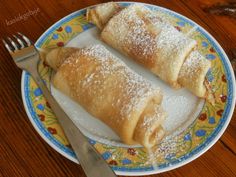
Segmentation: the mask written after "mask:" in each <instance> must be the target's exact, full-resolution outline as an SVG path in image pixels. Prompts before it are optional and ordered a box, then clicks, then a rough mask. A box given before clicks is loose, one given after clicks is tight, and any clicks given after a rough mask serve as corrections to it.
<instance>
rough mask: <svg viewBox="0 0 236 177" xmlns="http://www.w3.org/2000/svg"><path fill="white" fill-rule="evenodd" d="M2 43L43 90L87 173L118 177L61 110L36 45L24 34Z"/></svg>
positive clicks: (94, 176)
mask: <svg viewBox="0 0 236 177" xmlns="http://www.w3.org/2000/svg"><path fill="white" fill-rule="evenodd" d="M2 41H3V43H4V45H5V47H6V49H7V50H8V52H9V53H10V55H11V57H12V58H13V60H14V62H15V63H16V65H17V66H18V67H19V68H21V69H23V70H26V71H28V72H29V73H30V74H31V76H32V77H33V79H34V80H35V82H36V83H37V84H38V86H39V88H40V89H41V90H42V92H43V94H44V96H45V98H46V99H47V101H48V102H49V104H50V106H51V108H52V110H53V112H54V113H55V115H56V117H57V119H58V121H59V123H60V125H61V126H62V128H63V130H64V132H65V134H66V136H67V138H68V140H69V142H70V144H71V146H72V148H73V150H74V152H75V154H76V156H77V157H79V162H80V164H81V166H82V168H83V170H84V172H85V174H86V175H87V176H88V177H101V176H104V177H114V176H116V175H115V174H114V172H113V171H112V169H111V168H110V167H109V165H108V164H107V163H106V161H105V160H104V159H103V158H102V157H101V155H100V154H99V153H98V152H97V151H96V149H95V148H94V147H93V146H92V145H91V144H90V143H89V142H88V139H87V138H86V137H85V136H84V135H83V134H82V133H81V131H80V130H79V128H78V127H76V126H75V124H74V123H73V122H72V120H71V119H70V118H69V117H68V116H67V115H66V113H65V112H64V111H63V110H62V109H61V107H60V106H59V104H58V103H57V102H56V100H55V99H54V98H53V96H52V95H51V93H50V92H49V90H48V88H47V87H46V86H45V84H44V82H43V80H42V79H41V77H40V75H39V73H38V62H39V58H40V57H39V53H38V51H37V50H36V48H35V46H34V45H33V44H32V42H31V41H30V40H29V39H28V38H27V37H26V36H24V35H23V34H21V33H18V34H17V35H13V39H11V38H10V37H7V40H2Z"/></svg>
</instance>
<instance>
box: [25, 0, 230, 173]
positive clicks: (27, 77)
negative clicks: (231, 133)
mask: <svg viewBox="0 0 236 177" xmlns="http://www.w3.org/2000/svg"><path fill="white" fill-rule="evenodd" d="M120 4H121V5H123V6H128V5H130V4H132V3H130V2H123V3H120ZM146 6H147V7H148V8H150V9H152V10H155V11H164V12H165V13H167V14H170V15H171V16H174V17H177V18H178V19H180V20H181V21H184V22H187V23H188V24H190V25H191V26H195V25H197V24H195V23H194V22H193V21H191V20H189V19H186V18H185V17H183V16H181V15H179V14H177V13H175V12H173V11H171V10H168V9H165V8H161V7H157V6H152V5H150V6H149V5H147V4H146ZM85 12H86V9H83V10H80V11H78V12H76V13H73V14H72V15H69V16H67V17H66V18H64V19H62V20H61V21H59V22H57V23H56V24H54V25H53V26H52V27H51V28H50V29H49V30H48V31H47V32H46V33H44V35H43V36H41V37H40V39H39V40H38V42H37V43H36V46H37V47H40V46H41V45H42V44H43V43H44V41H45V39H46V38H47V37H48V35H50V34H52V33H53V32H54V31H55V30H56V29H57V28H59V27H60V26H61V25H62V24H64V23H66V22H68V21H70V20H72V19H73V18H76V17H78V16H80V15H83V14H85ZM197 26H198V29H197V30H198V31H199V32H200V33H201V34H202V35H203V36H204V37H205V38H207V40H208V41H210V43H211V45H213V47H214V49H215V50H216V51H217V53H218V54H219V56H220V58H221V61H222V62H223V67H224V70H225V74H226V77H227V81H228V82H227V84H228V90H227V91H228V99H227V104H226V108H225V110H224V113H223V115H222V118H221V121H220V123H219V125H218V126H217V128H216V129H215V130H214V132H213V133H212V134H211V135H209V136H208V137H207V138H206V140H205V142H204V143H202V144H201V145H199V146H198V147H197V148H195V149H194V150H193V151H191V152H190V153H188V154H185V155H184V156H182V157H180V158H178V159H176V160H174V161H171V162H167V163H164V164H160V165H159V166H158V167H159V168H160V169H163V168H167V167H169V166H173V165H176V164H178V163H180V162H183V161H185V160H187V159H189V158H190V157H192V156H194V155H196V154H198V153H199V152H201V151H202V150H203V149H204V148H206V147H207V146H208V145H209V144H210V143H211V142H212V140H214V138H215V137H216V135H217V134H218V133H219V132H220V131H221V129H222V127H223V126H224V125H225V122H226V120H227V119H228V118H229V117H228V116H229V112H230V109H231V107H232V103H233V81H232V79H233V78H232V76H231V72H230V68H229V66H228V65H227V61H226V58H225V57H224V55H223V53H222V52H221V49H220V48H219V47H218V45H217V44H216V43H215V42H214V41H213V40H212V38H211V37H210V36H209V35H208V34H207V33H206V32H205V31H204V30H203V29H202V28H199V25H197ZM85 29H87V28H85ZM29 80H30V74H29V73H27V72H26V74H25V75H24V81H25V82H24V93H25V100H26V104H27V108H28V110H29V112H30V114H31V116H32V118H33V121H34V122H35V123H36V125H37V127H38V128H39V129H40V131H41V132H42V133H43V135H44V136H45V137H46V138H47V139H48V140H49V141H50V142H52V143H53V144H54V145H55V146H56V147H57V148H59V149H60V150H62V151H63V152H65V153H66V154H68V155H69V156H71V157H73V158H76V156H75V154H74V152H73V151H72V150H71V149H69V148H68V147H66V146H64V145H62V144H61V143H60V142H59V141H58V140H57V139H55V138H54V137H53V136H52V135H51V134H50V133H49V132H48V130H47V129H45V127H44V125H43V124H42V123H41V121H40V120H39V118H38V116H37V114H36V112H35V110H34V107H33V106H32V105H33V104H32V101H31V100H30V96H29V93H30V91H29ZM112 168H113V170H116V171H121V172H145V171H152V170H154V168H153V167H152V166H150V167H135V168H128V167H117V166H113V167H112Z"/></svg>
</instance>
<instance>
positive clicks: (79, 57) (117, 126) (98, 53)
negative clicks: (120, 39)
mask: <svg viewBox="0 0 236 177" xmlns="http://www.w3.org/2000/svg"><path fill="white" fill-rule="evenodd" d="M66 51H73V52H72V53H71V54H70V55H69V56H68V55H67V52H66ZM62 53H64V54H65V55H64V56H63V55H61V54H62ZM58 61H59V62H58ZM46 62H47V63H48V64H49V65H50V66H51V67H52V68H54V69H56V74H55V76H54V78H53V84H54V86H55V87H56V88H57V89H59V90H60V91H62V92H63V93H65V94H66V95H68V96H69V97H71V98H72V99H73V100H75V101H76V102H78V103H79V104H80V105H81V106H82V107H83V108H84V109H85V110H87V111H88V112H89V113H90V114H92V115H93V116H94V117H96V118H98V119H100V120H101V121H103V122H104V123H105V124H107V125H108V126H109V127H110V128H112V129H113V130H114V131H115V132H116V133H117V134H118V135H119V137H120V138H121V140H122V141H123V142H124V143H126V144H137V143H139V144H142V145H143V146H145V147H152V146H154V145H155V144H157V143H158V142H159V141H160V140H161V139H162V137H163V136H164V133H165V131H164V129H163V127H162V123H163V121H164V120H165V117H166V113H165V111H164V110H163V109H162V107H161V105H160V104H161V101H162V92H161V90H160V89H159V88H158V87H156V86H154V85H152V84H151V83H150V82H148V81H147V80H145V79H144V78H143V77H141V76H140V75H138V74H136V73H135V72H133V71H132V70H131V69H129V68H128V67H127V66H126V65H125V64H124V63H123V62H122V61H120V60H119V59H117V58H116V57H115V56H113V55H112V54H111V53H110V52H109V51H108V50H107V49H106V48H105V47H103V46H101V45H94V46H89V47H86V48H82V49H75V48H58V49H55V50H52V51H51V52H50V53H49V54H48V55H47V57H46Z"/></svg>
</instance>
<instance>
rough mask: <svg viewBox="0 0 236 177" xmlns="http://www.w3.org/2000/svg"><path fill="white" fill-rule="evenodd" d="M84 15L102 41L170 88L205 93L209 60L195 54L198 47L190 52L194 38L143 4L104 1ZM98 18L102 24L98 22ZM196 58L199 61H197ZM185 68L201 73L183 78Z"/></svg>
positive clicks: (193, 47)
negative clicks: (97, 30) (94, 27)
mask: <svg viewBox="0 0 236 177" xmlns="http://www.w3.org/2000/svg"><path fill="white" fill-rule="evenodd" d="M101 9H103V11H102V10H101ZM104 9H106V10H104ZM95 14H96V15H95ZM87 17H88V20H89V21H92V22H93V23H95V24H96V25H97V26H98V27H99V28H100V29H101V39H102V40H103V41H105V42H106V43H107V44H109V45H111V46H112V47H113V48H116V49H117V50H119V51H120V52H121V53H123V54H125V55H127V56H129V57H130V58H132V59H134V60H135V61H137V62H139V63H140V64H142V65H143V66H145V67H146V68H148V69H149V70H150V71H152V72H153V73H154V74H156V75H157V76H159V78H161V79H162V80H163V81H165V82H166V83H168V84H169V85H171V86H172V87H173V88H180V87H181V86H184V87H186V88H188V89H189V90H190V91H192V92H193V93H194V94H195V95H197V96H199V97H205V96H206V87H205V86H204V80H205V75H206V73H207V71H208V69H209V68H210V65H211V64H210V62H209V61H208V60H206V59H204V58H203V57H202V56H200V57H199V55H200V54H199V53H198V54H197V55H196V53H197V51H196V52H195V53H194V54H193V55H190V54H191V53H192V51H193V50H194V49H195V48H196V45H197V42H196V41H195V40H193V39H191V38H189V37H187V36H185V35H184V34H183V33H181V32H179V31H178V30H177V29H176V28H175V27H173V26H172V25H170V24H169V23H168V22H166V21H163V19H162V18H160V17H159V16H158V15H157V14H155V13H154V12H153V11H151V10H150V9H148V8H146V7H145V6H144V5H141V4H134V5H130V6H128V7H125V8H123V9H121V7H120V6H119V5H118V4H116V3H114V2H110V3H105V4H101V5H98V6H96V7H95V8H94V9H90V10H88V12H87ZM104 17H107V18H104ZM108 17H109V18H108ZM100 21H102V25H98V24H101V23H99V22H100ZM105 21H106V22H105ZM195 56H197V57H195ZM194 57H195V58H194ZM190 58H191V59H190ZM199 58H200V59H201V61H197V60H198V59H199ZM187 60H188V61H187ZM189 61H191V62H189ZM185 62H187V64H184V63H185ZM182 66H183V67H184V68H183V67H182ZM187 71H191V72H195V73H193V74H196V75H198V76H200V77H192V78H191V80H190V81H187V80H186V79H183V78H188V76H189V75H188V74H189V73H190V72H187ZM180 73H182V76H181V78H179V74H180ZM183 74H185V75H183Z"/></svg>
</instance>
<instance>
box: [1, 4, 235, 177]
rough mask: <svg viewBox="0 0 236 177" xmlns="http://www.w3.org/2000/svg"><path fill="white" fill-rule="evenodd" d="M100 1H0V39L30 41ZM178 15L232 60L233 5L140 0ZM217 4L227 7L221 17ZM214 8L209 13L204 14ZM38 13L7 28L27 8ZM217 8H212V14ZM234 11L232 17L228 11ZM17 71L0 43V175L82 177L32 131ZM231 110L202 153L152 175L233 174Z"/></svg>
mask: <svg viewBox="0 0 236 177" xmlns="http://www.w3.org/2000/svg"><path fill="white" fill-rule="evenodd" d="M102 2H107V1H104V0H94V1H91V0H87V1H84V0H41V1H37V0H1V1H0V20H1V22H0V38H4V37H5V36H8V35H10V34H14V33H16V32H17V31H20V32H23V33H24V34H25V35H26V36H28V37H29V38H30V39H32V41H36V40H37V39H38V38H39V36H40V35H41V34H42V33H43V32H44V31H45V30H46V29H48V28H49V27H50V26H51V25H52V24H54V23H55V22H56V21H58V20H59V19H61V18H62V17H64V16H66V15H68V14H70V13H72V12H74V11H76V10H78V9H81V8H84V7H87V6H90V5H93V4H98V3H102ZM140 2H145V3H150V4H155V5H158V6H162V7H166V8H168V9H171V10H174V11H176V12H178V13H181V14H183V15H185V16H187V17H189V18H190V19H192V20H194V21H195V22H197V23H198V24H199V25H201V26H203V27H204V28H205V29H206V30H207V31H209V32H210V33H211V34H212V35H213V36H214V37H215V38H216V40H218V42H219V43H220V44H221V46H222V47H223V48H224V50H225V51H226V53H227V54H228V56H229V58H230V59H231V60H233V59H234V58H236V55H235V52H234V51H236V17H235V16H236V15H235V13H236V12H235V11H234V10H235V6H234V2H231V3H229V1H228V2H227V1H223V0H194V1H193V0H181V1H179V0H157V1H156V0H146V1H140ZM222 3H228V5H229V7H232V9H231V12H232V13H227V9H226V12H225V11H224V9H223V10H222V8H219V7H220V6H222ZM209 7H214V8H215V10H214V9H213V10H212V9H211V10H209ZM37 9H39V10H38V11H39V12H38V13H37V14H35V15H33V16H29V17H28V18H27V19H22V20H20V21H17V22H14V23H12V24H10V21H11V20H12V19H14V17H16V16H18V15H19V14H24V13H26V12H27V11H28V10H31V11H33V10H37ZM217 9H218V10H217ZM219 9H220V10H219ZM233 12H234V13H233ZM21 72H22V71H21V70H20V69H18V68H17V67H16V66H15V64H14V63H13V61H12V59H11V58H10V56H9V54H8V53H7V51H6V50H5V49H4V47H3V45H2V44H0V176H3V177H8V176H9V177H15V176H16V177H17V176H23V177H27V176H32V177H38V176H45V177H51V176H52V177H54V176H59V177H60V176H70V177H75V176H78V177H85V174H84V173H83V170H82V168H81V167H80V166H78V165H77V164H75V163H73V162H71V161H70V160H68V159H66V158H65V157H63V156H62V155H60V154H59V153H57V152H56V151H55V150H53V149H52V148H51V147H50V146H49V145H48V144H47V143H46V142H45V141H44V140H43V139H42V138H41V137H40V136H39V135H38V133H37V132H36V131H35V129H34V128H33V126H32V124H31V123H30V121H29V119H28V118H27V115H26V112H25V110H24V107H23V103H22V99H21ZM235 136H236V112H234V115H233V117H232V120H231V122H230V124H229V126H228V128H227V130H226V131H225V133H224V134H223V136H222V137H221V138H220V140H219V141H218V142H217V143H216V144H215V145H214V146H213V147H212V148H211V149H210V150H209V151H207V152H206V153H205V154H204V155H202V156H201V157H199V158H198V159H196V160H194V161H193V162H191V163H189V164H187V165H185V166H183V167H180V168H178V169H175V170H172V171H169V172H165V173H162V174H158V175H152V176H153V177H154V176H162V177H168V176H173V177H175V176H181V177H182V176H184V177H194V176H204V177H209V176H227V177H229V176H236V138H235Z"/></svg>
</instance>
